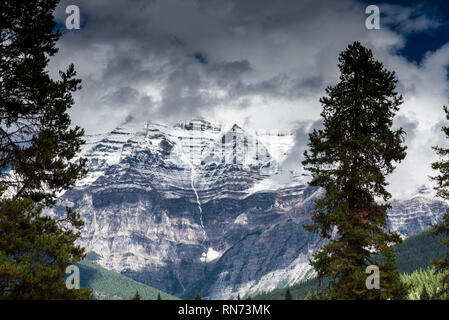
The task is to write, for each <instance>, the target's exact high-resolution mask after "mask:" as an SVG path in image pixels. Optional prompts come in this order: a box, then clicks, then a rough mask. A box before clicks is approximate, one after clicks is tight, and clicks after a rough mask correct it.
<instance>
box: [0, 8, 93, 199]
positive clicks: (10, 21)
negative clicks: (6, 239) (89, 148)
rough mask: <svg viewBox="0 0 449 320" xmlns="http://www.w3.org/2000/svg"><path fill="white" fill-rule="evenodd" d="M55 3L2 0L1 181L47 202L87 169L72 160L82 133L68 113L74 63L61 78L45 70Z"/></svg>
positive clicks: (52, 48)
mask: <svg viewBox="0 0 449 320" xmlns="http://www.w3.org/2000/svg"><path fill="white" fill-rule="evenodd" d="M58 2H59V0H30V1H15V0H4V1H1V2H0V32H1V33H0V34H1V36H0V170H1V174H0V185H2V186H5V187H7V188H8V192H9V193H10V194H13V195H14V196H15V197H22V198H26V197H29V198H31V199H33V200H34V201H36V202H41V201H44V203H45V204H47V205H48V204H53V203H54V201H55V198H56V194H57V193H58V192H60V191H63V190H67V189H69V188H70V187H72V186H73V185H74V184H75V182H76V181H77V180H78V179H80V178H81V177H83V175H84V174H85V173H86V171H85V169H84V167H85V162H86V160H85V159H81V160H79V161H76V162H75V161H73V159H74V157H75V156H76V153H77V152H78V151H79V150H80V146H81V145H82V144H83V143H84V141H83V140H82V136H83V134H84V133H83V130H81V129H80V128H79V127H75V128H73V129H71V128H70V126H71V121H70V117H69V115H68V113H67V110H68V109H69V108H71V106H72V105H73V102H74V101H73V97H72V92H74V91H76V90H78V89H79V88H80V82H81V80H79V79H76V78H75V76H76V72H75V69H74V66H73V65H70V66H69V67H68V69H67V70H66V71H65V72H62V71H61V72H60V80H53V79H52V78H51V77H50V76H49V74H48V71H47V66H48V63H49V58H50V57H52V56H54V55H55V54H56V52H57V51H58V49H57V48H56V41H57V40H58V38H59V37H60V32H59V31H57V32H54V31H53V30H54V27H55V22H54V21H53V13H54V10H55V7H56V5H57V4H58ZM30 8H33V9H32V10H31V9H30Z"/></svg>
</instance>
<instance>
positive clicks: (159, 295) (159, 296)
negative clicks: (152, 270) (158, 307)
mask: <svg viewBox="0 0 449 320" xmlns="http://www.w3.org/2000/svg"><path fill="white" fill-rule="evenodd" d="M157 300H162V299H161V293H160V292H158V293H157Z"/></svg>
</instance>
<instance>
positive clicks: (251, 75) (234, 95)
mask: <svg viewBox="0 0 449 320" xmlns="http://www.w3.org/2000/svg"><path fill="white" fill-rule="evenodd" d="M69 4H75V5H78V7H79V8H80V12H81V28H80V30H66V29H65V28H64V23H65V19H66V17H67V16H68V15H66V14H65V8H66V7H67V6H68V5H69ZM369 4H375V5H378V6H379V8H380V11H381V20H380V25H381V29H380V30H367V29H366V27H365V19H366V18H367V16H368V15H367V14H365V8H366V7H367V5H369ZM448 17H449V9H448V7H447V5H446V4H445V1H437V0H435V1H426V2H421V1H420V2H416V3H414V2H413V1H399V0H398V1H388V3H385V2H379V3H375V2H370V3H366V2H361V1H355V0H338V1H335V0H329V1H316V0H304V1H299V0H153V1H148V0H145V1H143V0H142V1H137V0H135V1H126V0H95V1H91V0H85V1H74V0H68V1H62V2H61V4H60V5H59V7H58V9H57V12H56V21H57V22H58V26H60V27H61V30H62V32H63V33H64V34H63V36H62V38H61V39H60V41H59V42H58V46H59V48H60V52H59V53H58V55H57V56H56V57H55V58H54V59H53V60H52V63H51V68H50V70H51V72H52V74H56V72H57V70H59V69H64V68H65V67H66V66H67V65H68V64H69V63H72V62H73V63H74V64H75V67H76V69H77V71H78V75H79V77H80V78H82V79H83V89H82V90H81V91H80V92H79V93H77V94H76V95H75V98H76V104H75V106H74V107H73V110H71V115H72V118H73V121H74V123H76V124H78V125H81V126H82V127H84V128H85V129H86V131H87V133H95V132H100V131H107V130H111V129H113V128H114V127H116V126H118V125H119V124H120V123H122V122H124V121H125V120H126V121H130V122H132V123H135V124H136V125H137V126H138V125H141V124H142V123H143V121H146V120H151V121H154V122H162V123H173V122H176V121H179V120H185V119H192V118H195V117H204V118H206V119H210V120H214V121H220V122H235V123H238V124H240V125H241V126H247V127H251V128H265V129H275V128H278V129H286V128H291V129H295V130H297V132H299V133H300V134H298V145H297V149H298V150H300V149H301V148H304V147H305V143H306V142H307V139H304V134H306V133H307V131H308V130H309V128H310V127H313V126H316V124H317V123H318V122H317V121H319V118H320V112H321V105H320V103H319V101H318V100H319V98H320V97H321V96H323V94H324V89H325V87H326V86H328V85H334V84H335V83H336V82H337V80H338V69H337V59H338V55H339V53H340V52H341V51H342V50H343V49H345V47H346V46H347V45H348V44H349V43H352V42H353V41H355V40H358V41H360V42H362V44H364V45H366V46H368V47H369V48H371V49H372V50H373V52H374V55H375V57H376V58H377V59H379V60H381V61H382V62H384V64H385V66H386V67H387V68H388V69H390V70H394V71H396V72H397V77H398V79H399V83H398V90H399V92H400V93H402V94H403V95H404V98H405V103H404V104H403V105H402V108H401V110H400V112H399V114H398V116H397V118H396V120H395V125H396V126H402V127H403V128H404V129H405V130H406V132H407V145H408V146H409V149H408V157H407V160H405V161H404V162H403V163H401V164H400V165H399V166H398V168H397V170H396V172H395V173H394V174H393V175H392V176H391V178H390V182H391V186H390V188H389V189H390V191H391V192H393V194H394V196H395V197H403V196H407V195H409V194H411V193H413V192H414V191H415V190H416V189H417V188H418V187H419V186H420V185H422V184H429V183H428V178H427V176H428V175H430V174H432V172H431V169H430V163H431V162H432V161H433V160H435V158H434V153H433V151H432V150H431V146H432V145H435V144H437V143H439V144H442V143H444V137H443V136H442V135H441V134H440V128H441V125H442V124H444V115H443V111H442V106H443V105H444V104H447V101H448V100H449V81H448V66H449V37H447V35H448V34H449V28H448V23H447V21H448ZM299 126H300V127H299ZM301 134H302V136H301Z"/></svg>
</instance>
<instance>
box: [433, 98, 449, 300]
mask: <svg viewBox="0 0 449 320" xmlns="http://www.w3.org/2000/svg"><path fill="white" fill-rule="evenodd" d="M443 109H444V112H445V114H446V120H449V110H448V108H447V107H446V106H444V107H443ZM441 130H442V131H443V132H444V134H445V135H446V137H447V138H449V127H445V126H444V127H442V129H441ZM433 149H434V150H435V151H436V153H437V154H438V156H440V161H437V162H434V163H432V169H434V170H438V171H439V173H440V174H439V175H437V176H435V177H432V178H431V179H432V180H433V181H436V183H437V185H436V187H435V190H436V195H437V196H439V197H441V198H443V199H446V200H448V199H449V159H448V158H447V156H448V155H449V149H446V148H441V147H433ZM430 234H431V235H433V236H443V237H442V239H441V240H440V241H441V242H442V243H443V244H444V245H446V246H447V247H448V248H449V210H448V211H447V212H446V213H445V214H444V216H443V219H442V220H441V222H439V223H437V224H436V225H434V226H433V227H432V228H431V230H430ZM432 265H433V266H435V272H436V273H439V274H442V275H443V277H442V280H441V285H442V289H441V290H440V292H439V294H440V295H441V294H442V293H445V295H446V296H449V251H448V253H447V254H446V256H445V257H444V258H440V259H435V260H433V261H432Z"/></svg>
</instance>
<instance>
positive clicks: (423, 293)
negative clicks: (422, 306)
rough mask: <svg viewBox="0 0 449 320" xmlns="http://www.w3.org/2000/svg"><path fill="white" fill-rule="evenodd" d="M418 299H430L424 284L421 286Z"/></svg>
mask: <svg viewBox="0 0 449 320" xmlns="http://www.w3.org/2000/svg"><path fill="white" fill-rule="evenodd" d="M419 300H430V296H429V293H428V292H427V289H426V286H423V288H422V291H421V294H420V295H419Z"/></svg>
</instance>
